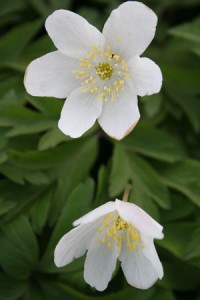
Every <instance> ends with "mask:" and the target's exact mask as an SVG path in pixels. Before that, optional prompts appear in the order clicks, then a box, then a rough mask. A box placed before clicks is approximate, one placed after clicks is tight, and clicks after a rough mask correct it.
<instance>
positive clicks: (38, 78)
mask: <svg viewBox="0 0 200 300" xmlns="http://www.w3.org/2000/svg"><path fill="white" fill-rule="evenodd" d="M78 65H79V61H78V60H77V59H73V58H68V57H66V56H65V55H63V54H62V53H60V52H59V51H55V52H51V53H48V54H46V55H44V56H42V57H40V58H38V59H36V60H34V61H32V62H31V63H30V65H29V66H28V68H27V70H26V74H25V77H24V85H25V87H26V90H27V92H28V93H29V94H31V95H33V96H48V97H57V98H66V97H67V96H68V95H69V93H71V91H73V89H75V88H76V87H78V86H79V85H80V82H79V81H78V80H77V79H76V78H75V76H74V74H72V71H73V70H74V69H77V67H78Z"/></svg>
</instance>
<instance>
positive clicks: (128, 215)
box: [55, 200, 163, 291]
mask: <svg viewBox="0 0 200 300" xmlns="http://www.w3.org/2000/svg"><path fill="white" fill-rule="evenodd" d="M74 225H75V226H77V227H76V228H74V229H72V230H71V231H70V232H69V233H67V234H66V235H64V236H63V237H62V238H61V240H60V241H59V243H58V245H57V247H56V249H55V264H56V265H57V266H58V267H62V266H65V265H67V264H69V263H70V262H71V261H73V260H74V259H76V258H78V257H80V256H82V255H84V253H85V252H86V250H88V252H87V256H86V260H85V266H84V278H85V281H86V282H87V283H89V284H90V285H91V286H92V287H95V288H96V289H97V290H99V291H103V290H105V289H106V288H107V285H108V283H109V281H110V280H111V277H112V273H113V271H114V269H115V266H116V261H117V259H119V261H121V267H122V270H123V272H124V275H125V277H126V279H127V281H128V283H129V284H130V285H132V286H134V287H137V288H140V289H147V288H149V287H151V286H152V285H153V284H154V282H155V281H156V280H157V279H158V278H160V279H161V278H162V277H163V268H162V264H161V262H160V260H159V257H158V255H157V252H156V249H155V247H154V243H153V239H154V238H156V239H162V238H163V233H162V226H161V225H160V224H158V223H157V222H156V221H155V220H154V219H152V218H151V217H150V216H149V215H148V214H147V213H146V212H145V211H143V210H142V209H141V208H139V207H138V206H137V205H135V204H133V203H128V202H123V201H120V200H116V201H115V202H108V203H106V204H104V205H102V206H100V207H98V208H96V209H94V210H93V211H91V212H90V213H88V214H86V215H85V216H83V217H82V218H80V219H78V220H77V221H75V222H74Z"/></svg>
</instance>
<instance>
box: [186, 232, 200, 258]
mask: <svg viewBox="0 0 200 300" xmlns="http://www.w3.org/2000/svg"><path fill="white" fill-rule="evenodd" d="M194 258H200V227H199V226H198V228H196V229H195V230H194V231H193V233H192V234H191V235H190V239H189V241H188V244H187V246H186V250H185V259H187V260H190V259H194Z"/></svg>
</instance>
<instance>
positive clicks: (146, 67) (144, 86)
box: [127, 56, 162, 96]
mask: <svg viewBox="0 0 200 300" xmlns="http://www.w3.org/2000/svg"><path fill="white" fill-rule="evenodd" d="M127 65H128V68H129V71H130V72H131V73H132V77H131V78H130V79H129V82H130V84H131V86H132V88H133V91H134V92H135V93H136V94H137V95H139V96H145V95H152V94H155V93H158V92H159V91H160V89H161V86H162V73H161V70H160V68H159V66H158V65H156V64H155V63H154V62H153V61H152V60H150V59H148V58H146V57H143V58H140V57H138V56H135V57H133V58H132V59H130V60H129V62H128V64H127Z"/></svg>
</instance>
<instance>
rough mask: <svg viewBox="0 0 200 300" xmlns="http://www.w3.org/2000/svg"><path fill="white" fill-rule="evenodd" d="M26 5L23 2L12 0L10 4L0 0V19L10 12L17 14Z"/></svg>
mask: <svg viewBox="0 0 200 300" xmlns="http://www.w3.org/2000/svg"><path fill="white" fill-rule="evenodd" d="M25 4H26V1H25V0H12V2H10V1H7V0H1V10H0V17H2V16H3V15H6V14H8V13H11V12H17V11H18V10H21V9H22V8H23V7H24V6H25Z"/></svg>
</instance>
